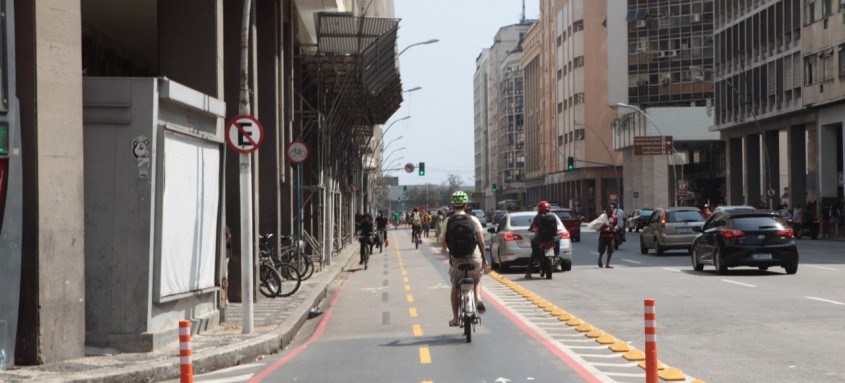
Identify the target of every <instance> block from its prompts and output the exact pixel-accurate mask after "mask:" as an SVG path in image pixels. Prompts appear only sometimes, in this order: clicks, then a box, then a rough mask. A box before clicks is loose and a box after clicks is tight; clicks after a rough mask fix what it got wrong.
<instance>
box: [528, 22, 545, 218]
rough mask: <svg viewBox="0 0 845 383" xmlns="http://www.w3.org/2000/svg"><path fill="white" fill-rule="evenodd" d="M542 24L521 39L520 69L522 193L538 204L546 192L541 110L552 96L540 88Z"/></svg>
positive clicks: (535, 26)
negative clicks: (522, 127) (522, 120)
mask: <svg viewBox="0 0 845 383" xmlns="http://www.w3.org/2000/svg"><path fill="white" fill-rule="evenodd" d="M542 22H543V21H542V20H540V21H538V22H536V23H534V25H533V26H531V29H529V30H528V33H527V34H526V35H525V38H523V39H522V50H523V54H522V62H521V64H522V67H523V68H524V69H523V79H524V82H525V83H524V92H523V94H524V100H525V101H524V105H525V189H526V194H527V196H526V198H527V200H528V201H535V200H536V201H539V200H541V199H542V198H543V196H542V193H543V190H544V189H545V187H544V184H545V176H546V174H545V172H544V170H545V167H544V163H543V155H542V153H541V150H543V148H542V146H543V144H541V142H547V140H544V139H543V138H542V135H541V131H542V130H541V129H542V126H541V124H542V122H543V118H542V108H543V103H544V98H545V97H549V96H551V95H549V94H547V93H546V92H545V90H544V89H545V88H544V87H543V81H542V79H543V73H542V71H541V67H540V60H541V59H542V56H543V55H541V51H542V46H543V45H542V34H541V33H540V32H541V30H542V28H541V25H542Z"/></svg>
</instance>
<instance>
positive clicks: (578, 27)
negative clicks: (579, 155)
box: [572, 0, 830, 33]
mask: <svg viewBox="0 0 845 383" xmlns="http://www.w3.org/2000/svg"><path fill="white" fill-rule="evenodd" d="M828 1H830V0H828ZM583 30H584V20H578V21H576V22H574V23H573V24H572V32H573V33H574V32H579V31H583Z"/></svg>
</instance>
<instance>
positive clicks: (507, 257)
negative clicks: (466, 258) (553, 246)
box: [488, 211, 572, 272]
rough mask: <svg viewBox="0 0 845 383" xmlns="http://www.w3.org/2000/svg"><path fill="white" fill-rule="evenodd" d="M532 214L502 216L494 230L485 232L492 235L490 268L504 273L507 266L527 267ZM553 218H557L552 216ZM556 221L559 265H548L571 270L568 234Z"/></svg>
mask: <svg viewBox="0 0 845 383" xmlns="http://www.w3.org/2000/svg"><path fill="white" fill-rule="evenodd" d="M536 214H537V213H535V212H529V211H525V212H512V213H507V214H505V216H504V218H502V221H501V222H500V224H499V226H498V227H497V228H491V229H488V232H490V233H491V234H492V238H491V239H490V258H491V262H490V263H491V264H492V265H493V267H494V268H498V269H499V270H501V271H502V272H505V271H507V270H508V268H510V267H511V266H515V265H519V266H527V265H528V260H529V258H530V257H531V239H533V238H534V233H533V232H530V231H528V228H529V227H530V226H531V220H532V219H534V216H535V215H536ZM555 217H557V215H555ZM556 220H557V230H558V236H559V237H560V238H561V239H560V260H559V261H560V262H558V260H556V261H555V262H554V264H553V265H552V266H553V267H554V268H555V269H558V268H560V270H562V271H569V270H571V269H572V242H571V241H570V234H569V230H567V229H566V226H564V225H563V222H561V220H560V218H556Z"/></svg>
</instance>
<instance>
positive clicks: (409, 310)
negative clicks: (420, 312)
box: [408, 307, 417, 318]
mask: <svg viewBox="0 0 845 383" xmlns="http://www.w3.org/2000/svg"><path fill="white" fill-rule="evenodd" d="M408 314H411V318H416V317H417V309H415V308H413V307H411V308H409V309H408Z"/></svg>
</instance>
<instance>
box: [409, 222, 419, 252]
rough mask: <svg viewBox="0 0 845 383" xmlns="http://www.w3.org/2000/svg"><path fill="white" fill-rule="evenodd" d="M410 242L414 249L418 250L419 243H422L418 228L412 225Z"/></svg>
mask: <svg viewBox="0 0 845 383" xmlns="http://www.w3.org/2000/svg"><path fill="white" fill-rule="evenodd" d="M411 240H412V241H413V242H414V246H415V248H416V249H419V248H420V243H422V239H420V226H418V225H414V226H412V228H411Z"/></svg>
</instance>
